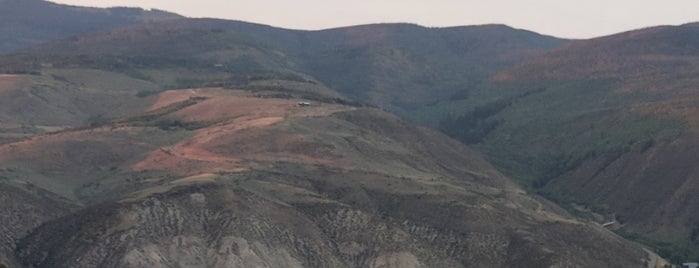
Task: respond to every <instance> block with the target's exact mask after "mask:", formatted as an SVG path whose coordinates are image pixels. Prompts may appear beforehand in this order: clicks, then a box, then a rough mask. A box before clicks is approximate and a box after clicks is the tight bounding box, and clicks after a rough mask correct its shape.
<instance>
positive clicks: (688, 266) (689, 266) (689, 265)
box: [682, 262, 699, 268]
mask: <svg viewBox="0 0 699 268" xmlns="http://www.w3.org/2000/svg"><path fill="white" fill-rule="evenodd" d="M682 267H686V268H697V267H699V263H696V262H685V263H683V264H682Z"/></svg>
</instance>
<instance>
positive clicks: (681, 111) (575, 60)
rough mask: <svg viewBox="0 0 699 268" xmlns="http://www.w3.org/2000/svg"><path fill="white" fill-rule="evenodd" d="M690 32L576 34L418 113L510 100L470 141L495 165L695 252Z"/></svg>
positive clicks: (678, 255) (679, 256)
mask: <svg viewBox="0 0 699 268" xmlns="http://www.w3.org/2000/svg"><path fill="white" fill-rule="evenodd" d="M697 37H699V30H698V28H697V27H696V26H695V25H684V26H678V27H658V28H650V29H645V30H639V31H632V32H628V33H622V34H619V35H614V36H609V37H603V38H599V39H593V40H584V41H578V42H574V43H571V44H569V45H566V46H565V47H563V48H561V49H558V50H555V51H552V52H550V53H547V54H546V55H544V56H542V57H538V58H535V59H533V60H531V61H529V62H527V63H525V64H523V65H521V66H518V67H516V68H513V69H511V70H508V71H506V72H503V73H500V74H498V75H497V76H495V78H494V80H493V81H491V82H487V83H483V84H481V85H479V86H477V87H475V89H474V90H472V92H471V94H470V95H469V96H468V98H466V99H463V100H458V101H449V102H444V103H440V104H438V105H433V106H429V107H426V108H424V109H422V110H419V111H417V112H416V113H415V114H417V115H418V116H419V117H421V118H424V119H423V120H434V118H439V117H442V118H443V117H444V116H445V115H448V114H450V113H455V114H456V115H459V114H463V111H472V110H473V109H475V108H476V107H479V106H483V105H484V103H485V104H487V103H492V102H495V101H498V100H507V102H508V103H510V105H507V106H505V107H504V108H502V109H501V110H499V111H497V113H495V114H493V115H488V118H487V119H485V120H494V121H495V122H498V123H499V124H498V125H497V128H495V129H494V130H492V132H489V133H488V134H487V135H485V137H484V138H483V140H482V141H481V142H479V143H478V144H475V145H474V146H473V147H474V148H477V149H479V150H481V151H482V152H485V153H486V155H487V156H488V159H489V160H491V163H493V164H494V165H495V166H497V167H498V168H499V169H500V170H502V171H503V172H505V173H506V174H508V175H509V176H510V177H513V178H515V179H518V180H520V181H521V182H522V183H524V184H525V185H529V186H530V187H532V188H533V190H536V191H539V192H541V193H543V194H544V195H546V196H547V197H549V198H552V199H553V200H557V201H559V202H560V203H562V204H571V203H582V204H587V205H588V206H589V207H594V208H595V209H596V211H597V212H600V213H602V214H606V215H608V217H614V216H616V218H617V219H618V220H620V221H622V222H623V223H624V224H625V228H626V229H627V230H630V231H631V232H640V233H642V234H644V235H646V236H650V237H653V238H655V239H660V240H664V241H675V242H677V243H680V244H683V245H685V244H689V245H690V248H696V245H693V246H691V245H692V243H695V242H689V241H693V240H695V239H696V236H694V235H693V233H694V231H692V230H694V229H695V228H694V227H693V226H695V225H696V223H697V222H699V218H697V217H695V216H693V215H692V214H693V212H694V211H695V208H696V205H695V204H694V203H695V202H692V201H689V200H691V198H690V197H689V196H690V195H692V193H694V192H695V186H694V185H695V183H694V181H696V178H695V175H694V174H696V173H695V171H694V168H693V167H692V166H693V165H692V164H690V163H692V161H693V159H694V157H693V156H692V155H693V153H690V152H688V151H691V152H693V149H691V148H694V145H693V144H694V143H695V141H694V137H695V136H696V134H695V133H696V130H695V129H696V118H695V116H694V115H693V114H694V112H693V111H694V108H691V107H693V104H692V103H695V100H696V98H697V97H696V93H695V92H694V88H695V86H694V80H695V77H696V76H695V75H694V74H696V72H697V70H698V68H697V66H698V65H697V63H698V62H699V61H698V60H697V59H698V58H697V56H696V55H697V54H696V50H695V49H691V47H693V46H695V45H697V40H699V38H697ZM526 92H530V94H525V93H526ZM432 123H433V125H435V124H434V121H432ZM465 127H468V126H465ZM680 200H683V201H680ZM571 208H572V207H571ZM658 245H659V244H655V246H658ZM665 249H667V247H666V248H665ZM670 251H671V252H670ZM690 251H691V250H690ZM665 253H666V254H667V256H670V255H672V254H674V258H675V259H676V260H686V259H691V258H696V253H692V252H685V249H679V250H678V249H674V250H669V251H667V250H666V251H665Z"/></svg>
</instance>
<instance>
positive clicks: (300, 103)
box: [299, 101, 311, 106]
mask: <svg viewBox="0 0 699 268" xmlns="http://www.w3.org/2000/svg"><path fill="white" fill-rule="evenodd" d="M299 106H311V102H309V101H299Z"/></svg>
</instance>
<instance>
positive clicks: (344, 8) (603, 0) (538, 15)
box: [52, 0, 699, 38]
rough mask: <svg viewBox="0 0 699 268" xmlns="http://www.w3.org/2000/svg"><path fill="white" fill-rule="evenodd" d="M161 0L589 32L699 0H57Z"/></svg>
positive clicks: (110, 1) (664, 19) (74, 0)
mask: <svg viewBox="0 0 699 268" xmlns="http://www.w3.org/2000/svg"><path fill="white" fill-rule="evenodd" d="M52 2H57V3H64V4H71V5H79V6H93V7H111V6H131V7H142V8H147V9H151V8H156V9H161V10H167V11H171V12H175V13H178V14H181V15H184V16H187V17H197V18H198V17H207V18H222V19H233V20H242V21H247V22H255V23H262V24H268V25H271V26H275V27H282V28H289V29H303V30H320V29H327V28H335V27H342V26H351V25H358V24H369V23H387V22H407V23H417V24H420V25H423V26H428V27H447V26H461V25H478V24H490V23H498V24H507V25H509V26H512V27H515V28H519V29H526V30H531V31H535V32H538V33H542V34H547V35H553V36H557V37H563V38H592V37H598V36H604V35H609V34H614V33H619V32H623V31H628V30H633V29H639V28H644V27H650V26H657V25H678V24H683V23H688V22H696V21H699V0H662V1H661V0H586V1H572V0H351V1H350V0H343V1H334V0H293V1H291V0H52Z"/></svg>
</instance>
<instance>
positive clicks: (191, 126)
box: [154, 119, 212, 130]
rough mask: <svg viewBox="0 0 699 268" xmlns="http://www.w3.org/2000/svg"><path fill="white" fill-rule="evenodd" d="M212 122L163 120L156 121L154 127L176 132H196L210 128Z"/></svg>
mask: <svg viewBox="0 0 699 268" xmlns="http://www.w3.org/2000/svg"><path fill="white" fill-rule="evenodd" d="M211 124H212V123H211V122H202V121H190V122H187V121H182V120H179V119H161V120H158V121H155V123H154V125H155V126H156V127H158V128H160V129H162V130H176V129H186V130H196V129H200V128H204V127H207V126H210V125H211Z"/></svg>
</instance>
